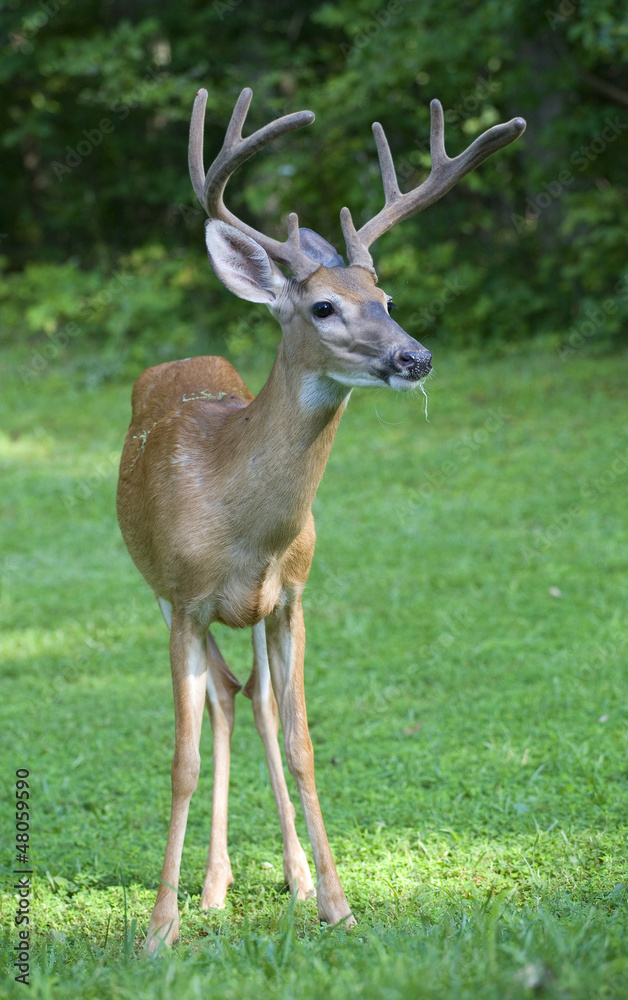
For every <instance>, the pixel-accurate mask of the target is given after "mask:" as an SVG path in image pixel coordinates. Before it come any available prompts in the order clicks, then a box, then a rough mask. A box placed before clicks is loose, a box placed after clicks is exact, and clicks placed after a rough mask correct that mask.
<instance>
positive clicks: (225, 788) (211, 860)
mask: <svg viewBox="0 0 628 1000" xmlns="http://www.w3.org/2000/svg"><path fill="white" fill-rule="evenodd" d="M207 666H208V673H207V696H206V700H207V709H208V711H209V716H210V719H211V724H212V730H213V733H214V787H213V791H212V825H211V835H210V840H209V853H208V855H207V870H206V873H205V882H204V885H203V894H202V896H201V907H202V908H203V909H204V910H209V909H217V910H220V909H222V908H223V907H224V905H225V896H226V895H227V889H228V888H229V886H230V885H231V883H232V882H233V874H232V872H231V863H230V861H229V854H228V852H227V824H228V805H229V769H230V762H231V734H232V733H233V723H234V718H235V704H234V702H235V696H236V694H237V693H238V691H239V690H240V687H241V684H240V682H239V681H238V679H237V678H236V677H234V676H233V674H232V673H231V671H230V670H229V667H228V666H227V664H226V663H225V661H224V660H223V658H222V654H221V652H220V650H219V649H218V646H217V645H216V643H215V641H214V638H213V636H212V635H211V634H210V633H209V632H208V633H207Z"/></svg>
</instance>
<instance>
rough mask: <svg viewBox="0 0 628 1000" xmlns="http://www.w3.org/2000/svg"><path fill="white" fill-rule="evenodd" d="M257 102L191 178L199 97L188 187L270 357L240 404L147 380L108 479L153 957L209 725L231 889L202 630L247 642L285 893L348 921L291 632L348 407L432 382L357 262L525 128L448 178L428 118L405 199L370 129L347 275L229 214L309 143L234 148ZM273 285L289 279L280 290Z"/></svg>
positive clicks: (421, 352)
mask: <svg viewBox="0 0 628 1000" xmlns="http://www.w3.org/2000/svg"><path fill="white" fill-rule="evenodd" d="M251 96H252V95H251V91H250V90H244V91H242V94H241V95H240V97H239V99H238V102H237V104H236V107H235V110H234V112H233V115H232V118H231V121H230V124H229V127H228V129H227V133H226V137H225V141H224V145H223V147H222V150H221V151H220V153H219V154H218V156H217V158H216V160H215V161H214V163H213V164H212V166H211V168H210V170H209V172H208V173H207V175H205V169H204V166H203V121H204V116H205V104H206V101H207V92H206V91H205V90H200V91H199V93H198V94H197V97H196V101H195V104H194V109H193V112H192V121H191V126H190V146H189V165H190V174H191V178H192V184H193V187H194V190H195V192H196V194H197V195H198V198H199V199H200V201H201V204H202V205H203V206H204V207H205V209H206V211H207V214H208V216H209V221H208V222H207V224H206V241H207V249H208V252H209V259H210V263H211V266H212V268H213V269H214V272H215V273H216V275H217V276H218V278H220V280H221V281H222V282H223V283H224V284H225V285H226V286H227V288H228V289H229V290H230V291H232V292H233V293H234V294H235V295H238V296H239V297H240V298H242V299H247V300H248V301H249V302H263V303H265V304H266V305H267V306H268V308H269V309H270V311H271V313H272V314H273V315H274V316H275V317H276V318H277V319H278V320H279V323H280V324H281V329H282V333H283V339H282V341H281V344H280V345H279V349H278V352H277V359H276V361H275V364H274V367H273V369H272V371H271V373H270V376H269V378H268V381H267V382H266V384H265V386H264V388H263V389H262V390H261V392H260V393H259V395H258V396H257V397H256V398H254V397H253V395H252V393H250V392H249V390H248V389H247V387H246V385H245V384H244V382H243V381H242V379H241V378H240V376H239V375H238V373H237V372H236V371H235V369H234V368H233V367H232V366H231V365H230V364H229V362H228V361H225V360H224V359H223V358H216V357H202V358H190V359H188V360H186V361H173V362H168V363H166V364H161V365H157V367H155V368H149V369H148V370H147V371H145V372H144V373H143V374H142V375H141V376H140V377H139V379H138V380H137V383H136V385H135V388H134V390H133V416H132V419H131V426H130V428H129V432H128V435H127V438H126V443H125V446H124V452H123V455H122V461H121V465H120V480H119V485H118V517H119V520H120V527H121V530H122V534H123V536H124V539H125V542H126V544H127V546H128V549H129V552H130V554H131V556H132V558H133V560H134V562H135V564H136V566H137V567H138V569H139V570H140V572H141V573H142V575H143V576H144V578H145V579H146V581H147V582H148V583H149V584H150V586H151V587H152V588H153V590H154V592H155V595H156V597H157V600H158V601H159V604H160V606H161V610H162V612H163V615H164V618H165V619H166V622H167V624H168V625H169V626H170V660H171V666H172V684H173V691H174V717H175V750H174V758H173V762H172V812H171V817H170V828H169V833H168V841H167V846H166V854H165V858H164V863H163V868H162V871H161V884H160V887H159V891H158V893H157V899H156V902H155V906H154V908H153V912H152V915H151V919H150V925H149V929H148V938H147V949H148V951H149V952H151V951H154V949H155V948H156V947H157V946H158V945H159V943H160V941H164V942H165V943H166V944H171V943H172V942H173V941H174V940H175V939H176V938H177V936H178V928H179V919H178V909H177V887H178V884H179V871H180V865H181V851H182V848H183V840H184V836H185V828H186V822H187V816H188V809H189V805H190V799H191V797H192V794H193V792H194V791H195V789H196V787H197V783H198V777H199V770H200V755H199V740H200V735H201V721H202V716H203V705H204V704H205V702H206V703H207V708H208V710H209V715H210V718H211V723H212V727H213V732H214V785H213V797H212V821H211V837H210V843H209V854H208V858H207V871H206V875H205V882H204V885H203V893H202V897H201V906H202V907H203V908H204V909H208V908H211V907H222V906H223V905H224V900H225V896H226V892H227V888H228V886H229V885H230V883H231V882H232V880H233V876H232V872H231V865H230V862H229V856H228V853H227V798H228V785H229V764H230V745H231V734H232V730H233V720H234V698H235V695H236V693H237V692H238V690H239V689H240V687H241V685H240V683H239V682H238V680H237V679H236V678H235V677H234V676H233V674H232V673H231V671H230V670H229V667H228V666H227V664H226V663H225V661H224V660H223V658H222V656H221V654H220V651H219V650H218V647H217V645H216V643H215V641H214V639H213V637H212V635H211V633H210V631H209V626H210V625H211V624H212V623H213V622H222V623H223V624H225V625H229V626H231V627H232V628H244V627H247V626H251V627H252V630H253V654H254V655H253V671H252V673H251V676H250V678H249V680H248V682H247V684H246V686H245V687H244V694H245V695H247V696H248V697H249V698H251V699H252V702H253V712H254V716H255V724H256V727H257V730H258V732H259V734H260V736H261V738H262V741H263V743H264V749H265V751H266V758H267V762H268V768H269V771H270V780H271V784H272V788H273V792H274V795H275V799H276V802H277V808H278V811H279V819H280V823H281V830H282V834H283V866H284V876H285V880H286V883H287V884H288V886H289V888H290V891H291V892H293V893H297V894H298V896H299V898H305V897H307V896H310V895H313V894H314V893H316V898H317V901H318V913H319V917H320V919H321V920H324V921H326V922H327V923H328V924H336V923H338V922H340V921H346V922H347V923H350V922H352V921H353V918H352V915H351V909H350V907H349V904H348V902H347V900H346V897H345V894H344V892H343V889H342V886H341V884H340V881H339V879H338V875H337V873H336V868H335V866H334V862H333V859H332V855H331V851H330V848H329V843H328V841H327V835H326V833H325V827H324V825H323V819H322V816H321V810H320V806H319V803H318V797H317V793H316V786H315V783H314V761H313V755H312V744H311V742H310V737H309V734H308V725H307V718H306V713H305V699H304V692H303V657H304V651H305V631H304V627H303V612H302V607H301V595H302V592H303V588H304V586H305V581H306V579H307V576H308V572H309V569H310V564H311V561H312V556H313V552H314V521H313V518H312V512H311V507H312V501H313V500H314V495H315V493H316V490H317V488H318V485H319V483H320V480H321V477H322V475H323V471H324V469H325V465H326V463H327V459H328V457H329V452H330V449H331V446H332V444H333V441H334V437H335V434H336V431H337V429H338V424H339V422H340V418H341V416H342V413H343V411H344V408H345V406H346V405H347V401H348V399H349V395H350V394H351V389H352V387H353V386H358V385H372V386H383V385H388V386H390V387H391V388H392V389H398V390H407V389H413V388H415V387H416V386H418V385H419V384H420V382H421V379H423V378H424V377H425V376H426V375H427V374H428V373H429V371H430V369H431V354H430V353H429V351H426V350H425V348H424V347H422V346H421V344H419V343H418V342H417V341H416V340H414V339H413V338H412V337H410V336H409V335H408V334H407V333H405V332H404V331H403V330H402V329H401V327H400V326H398V325H397V323H395V321H394V320H393V319H392V318H391V316H390V315H389V313H390V308H391V304H392V303H391V298H390V296H389V295H386V293H385V292H384V291H382V290H381V289H380V288H378V287H377V276H376V274H375V270H374V268H373V261H372V259H371V256H370V253H369V250H368V248H369V246H370V245H371V244H372V243H373V242H374V241H375V240H376V239H378V237H380V236H381V235H382V234H383V233H385V232H386V231H387V230H389V229H390V228H391V227H392V226H394V225H396V223H398V222H400V221H402V220H403V219H406V218H408V216H410V215H413V214H414V213H415V212H419V211H421V210H422V209H423V208H425V207H426V206H427V205H430V204H431V203H432V202H434V201H436V200H437V199H438V198H440V197H441V196H442V195H443V194H445V192H446V191H448V190H449V189H450V188H451V187H453V185H454V184H455V183H456V181H458V180H459V179H460V178H461V177H463V176H464V175H465V174H466V173H468V171H470V170H472V169H473V168H474V167H476V166H477V165H478V164H479V163H481V162H482V160H484V159H486V157H487V156H489V155H490V154H491V153H493V152H495V151H496V150H498V149H500V148H501V147H503V146H505V145H507V144H508V143H510V142H512V141H513V140H514V139H516V138H517V137H518V136H520V135H521V133H522V132H523V130H524V128H525V122H524V121H523V119H521V118H514V119H513V120H512V121H510V122H508V123H507V124H504V125H496V126H495V127H493V128H491V129H489V130H488V131H487V132H485V133H484V134H483V135H482V136H480V137H479V138H478V139H476V140H475V142H474V143H472V145H471V146H469V148H468V149H467V150H465V152H463V153H461V154H460V155H459V156H456V157H455V158H453V159H450V158H449V157H448V156H447V154H446V152H445V146H444V136H443V112H442V108H441V105H440V104H439V102H438V101H433V102H432V128H431V150H432V170H431V173H430V175H429V177H428V178H427V180H426V181H424V183H422V184H421V185H420V186H419V187H417V188H416V189H414V190H413V191H410V192H408V193H407V194H401V193H400V192H399V188H398V184H397V179H396V176H395V170H394V167H393V162H392V157H391V154H390V150H389V148H388V143H387V141H386V137H385V135H384V132H383V129H382V127H381V126H380V125H378V124H375V125H374V126H373V131H374V133H375V140H376V143H377V150H378V154H379V162H380V166H381V172H382V176H383V182H384V192H385V205H384V208H382V210H381V211H380V212H379V213H378V214H377V215H376V216H375V217H374V218H372V219H371V220H370V221H369V222H367V223H365V225H363V226H362V228H361V229H359V230H358V231H356V229H355V228H354V225H353V222H352V219H351V215H350V213H349V210H348V209H347V208H343V209H342V211H341V213H340V219H341V223H342V230H343V233H344V237H345V241H346V246H347V256H348V266H345V263H344V261H343V259H342V258H341V257H340V256H339V255H338V254H337V253H336V251H335V250H334V248H333V247H332V246H331V245H330V244H329V243H327V242H326V241H325V240H324V239H322V237H320V236H318V235H317V234H316V233H314V232H312V231H310V230H308V229H299V225H298V221H297V217H296V215H294V214H293V215H290V216H289V218H288V239H287V240H286V241H285V242H280V241H278V240H275V239H271V238H270V237H268V236H265V235H263V234H262V233H259V232H256V230H254V229H252V228H251V227H250V226H248V225H246V224H245V223H243V222H241V221H240V220H239V219H237V218H236V217H235V216H234V215H233V214H232V213H231V212H230V211H229V210H228V209H227V208H226V207H225V205H224V203H223V197H222V196H223V191H224V188H225V185H226V183H227V181H228V179H229V177H230V175H231V174H232V173H233V171H234V170H235V169H236V167H238V166H239V165H240V164H241V163H243V162H244V161H245V160H246V159H247V158H248V157H249V156H251V155H252V154H253V153H255V152H256V151H257V150H258V149H261V148H262V147H263V146H265V145H266V144H267V143H268V142H270V141H271V140H273V139H274V138H275V137H277V136H280V135H283V134H284V133H285V132H287V131H289V130H291V129H294V128H298V127H299V126H301V125H306V124H309V123H310V122H311V121H313V119H314V115H313V114H312V113H311V112H309V111H302V112H299V113H298V114H293V115H287V116H286V117H284V118H279V119H278V120H277V121H274V122H271V123H270V124H268V125H266V126H265V127H264V128H261V129H259V130H258V131H257V132H255V133H254V134H253V135H250V136H248V137H247V138H246V139H244V138H242V126H243V124H244V119H245V117H246V113H247V111H248V108H249V104H250V101H251ZM278 265H282V266H284V267H286V268H288V269H289V270H290V271H291V272H292V274H291V276H286V274H285V273H284V272H283V271H282V270H281V268H280V267H279V266H278ZM277 706H278V707H279V718H280V719H281V725H282V729H283V740H284V747H285V753H286V758H287V762H288V767H289V769H290V772H291V774H292V775H293V777H294V780H295V782H296V785H297V789H298V792H299V796H300V799H301V805H302V807H303V812H304V815H305V820H306V824H307V829H308V833H309V837H310V841H311V844H312V853H313V857H314V864H315V867H316V887H315V886H314V883H313V881H312V877H311V875H310V870H309V867H308V863H307V860H306V857H305V853H304V851H303V849H302V847H301V845H300V843H299V840H298V838H297V834H296V830H295V825H294V808H293V806H292V804H291V802H290V798H289V795H288V790H287V787H286V781H285V777H284V772H283V766H282V760H281V753H280V750H279V744H278V741H277V735H278V728H279V726H278V716H277Z"/></svg>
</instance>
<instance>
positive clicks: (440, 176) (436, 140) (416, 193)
mask: <svg viewBox="0 0 628 1000" xmlns="http://www.w3.org/2000/svg"><path fill="white" fill-rule="evenodd" d="M430 107H431V129H430V152H431V157H432V169H431V171H430V174H429V177H427V179H426V180H425V181H423V183H422V184H420V185H419V186H418V187H417V188H415V189H414V190H413V191H408V192H407V193H406V194H401V193H400V192H399V187H398V184H397V177H396V175H395V169H394V166H393V162H392V156H391V154H390V149H389V147H388V142H387V141H386V136H385V134H384V130H383V128H382V127H381V125H380V124H379V123H378V122H376V123H375V124H374V125H373V132H374V134H375V141H376V143H377V153H378V156H379V162H380V169H381V173H382V181H383V184H384V194H385V204H384V207H383V209H382V210H381V211H380V212H378V214H377V215H376V216H374V217H373V218H372V219H370V220H369V221H368V222H366V223H365V224H364V225H363V226H362V228H361V229H359V230H358V232H357V234H356V235H357V239H358V241H359V242H360V243H361V244H362V246H363V247H364V248H365V249H368V247H370V246H371V244H372V243H374V242H375V240H376V239H378V238H379V237H380V236H382V235H383V234H384V233H386V232H388V230H389V229H392V227H393V226H395V225H397V223H398V222H403V220H404V219H407V218H409V216H411V215H415V214H416V213H417V212H421V211H423V209H424V208H427V207H428V206H429V205H432V204H433V203H434V202H435V201H438V199H439V198H442V197H443V195H444V194H447V192H448V191H449V190H450V189H451V188H452V187H453V186H454V184H457V183H458V181H459V180H460V179H461V178H462V177H464V176H465V174H468V173H469V171H471V170H474V169H475V167H477V166H478V165H479V164H480V163H482V161H483V160H486V159H487V157H489V156H491V154H492V153H495V152H497V150H498V149H502V148H503V147H504V146H507V145H508V144H509V143H511V142H514V141H515V139H518V138H519V136H520V135H521V134H522V132H523V131H524V129H525V127H526V123H525V121H524V119H523V118H513V119H511V121H509V122H506V123H504V124H503V125H494V126H493V127H492V128H489V129H487V131H486V132H484V133H483V134H482V135H481V136H479V137H478V138H477V139H476V140H475V141H474V142H472V143H471V145H470V146H469V147H468V148H467V149H465V150H464V152H462V153H460V154H459V155H458V156H455V157H453V158H450V157H449V156H447V153H446V151H445V126H444V116H443V108H442V105H441V103H440V101H437V100H433V101H432V102H431V106H430ZM354 247H355V244H354V245H353V248H354ZM349 260H350V262H351V263H353V260H352V257H351V254H349Z"/></svg>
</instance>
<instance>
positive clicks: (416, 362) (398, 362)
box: [392, 350, 432, 379]
mask: <svg viewBox="0 0 628 1000" xmlns="http://www.w3.org/2000/svg"><path fill="white" fill-rule="evenodd" d="M392 363H393V366H394V367H395V368H396V369H397V371H400V372H404V373H405V374H407V375H408V377H409V378H412V379H417V378H424V377H425V375H429V373H430V372H431V370H432V355H431V354H430V352H429V351H425V350H423V351H404V350H400V351H396V352H395V354H393V357H392Z"/></svg>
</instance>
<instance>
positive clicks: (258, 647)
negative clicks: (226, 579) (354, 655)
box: [244, 621, 315, 899]
mask: <svg viewBox="0 0 628 1000" xmlns="http://www.w3.org/2000/svg"><path fill="white" fill-rule="evenodd" d="M253 657H254V659H253V673H252V674H251V676H250V678H249V681H248V683H247V685H246V688H245V689H244V694H245V695H246V696H247V697H248V698H250V699H251V701H252V702H253V714H254V716H255V726H256V728H257V731H258V733H259V735H260V738H261V740H262V743H263V744H264V750H265V751H266V761H267V763H268V770H269V773H270V783H271V785H272V789H273V794H274V796H275V802H276V803H277V811H278V813H279V822H280V824H281V834H282V837H283V873H284V878H285V880H286V883H287V885H288V887H289V889H290V892H291V893H297V895H298V898H299V899H307V898H308V897H312V896H314V895H315V892H314V883H313V882H312V876H311V874H310V868H309V865H308V863H307V859H306V857H305V852H304V850H303V848H302V847H301V844H300V843H299V838H298V837H297V831H296V829H295V825H294V806H293V805H292V802H291V801H290V796H289V795H288V788H287V786H286V779H285V775H284V771H283V762H282V759H281V751H280V749H279V743H278V740H277V734H278V732H279V719H278V715H277V702H276V701H275V695H274V693H273V688H272V684H271V679H270V666H269V662H268V652H267V649H266V626H265V624H264V622H263V621H262V622H260V623H259V624H258V625H254V626H253Z"/></svg>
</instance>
